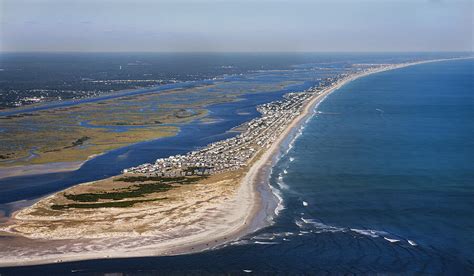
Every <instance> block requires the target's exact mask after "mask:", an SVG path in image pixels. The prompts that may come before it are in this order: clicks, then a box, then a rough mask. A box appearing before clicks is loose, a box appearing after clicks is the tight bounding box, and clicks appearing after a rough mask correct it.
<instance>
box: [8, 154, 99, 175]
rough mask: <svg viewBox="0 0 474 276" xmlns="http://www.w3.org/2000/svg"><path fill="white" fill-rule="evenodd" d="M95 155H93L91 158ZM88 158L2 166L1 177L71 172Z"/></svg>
mask: <svg viewBox="0 0 474 276" xmlns="http://www.w3.org/2000/svg"><path fill="white" fill-rule="evenodd" d="M93 157H95V156H92V157H90V158H93ZM90 158H88V159H87V160H89V159H90ZM87 160H84V161H72V162H53V163H46V164H33V165H18V166H12V167H2V168H0V179H5V178H10V177H16V176H30V175H36V174H49V173H59V172H71V171H75V170H78V169H80V168H81V167H82V165H83V164H84V163H86V162H87Z"/></svg>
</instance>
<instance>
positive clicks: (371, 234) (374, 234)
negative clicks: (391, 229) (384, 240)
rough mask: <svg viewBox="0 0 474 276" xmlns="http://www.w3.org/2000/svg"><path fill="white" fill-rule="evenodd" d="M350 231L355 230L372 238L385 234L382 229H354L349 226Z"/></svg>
mask: <svg viewBox="0 0 474 276" xmlns="http://www.w3.org/2000/svg"><path fill="white" fill-rule="evenodd" d="M351 231H352V232H356V233H358V234H361V235H364V236H369V237H372V238H378V237H380V236H381V235H384V234H387V233H386V232H383V231H377V230H371V229H355V228H351Z"/></svg>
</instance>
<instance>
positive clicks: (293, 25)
mask: <svg viewBox="0 0 474 276" xmlns="http://www.w3.org/2000/svg"><path fill="white" fill-rule="evenodd" d="M473 2H474V1H472V0H467V1H466V0H312V1H311V0H276V1H271V0H154V1H152V0H0V51H3V52H14V51H48V52H54V51H85V52H130V51H140V52H392V51H472V50H473V28H474V27H473V17H474V15H473V14H474V10H473Z"/></svg>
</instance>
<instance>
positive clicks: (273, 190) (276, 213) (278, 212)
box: [270, 185, 285, 216]
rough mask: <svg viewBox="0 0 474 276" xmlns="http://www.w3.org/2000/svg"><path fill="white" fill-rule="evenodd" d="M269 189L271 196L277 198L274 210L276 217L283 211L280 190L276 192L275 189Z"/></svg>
mask: <svg viewBox="0 0 474 276" xmlns="http://www.w3.org/2000/svg"><path fill="white" fill-rule="evenodd" d="M270 189H271V191H272V193H273V195H274V196H275V197H276V198H277V201H278V202H277V206H276V208H275V210H274V213H275V216H278V215H279V214H280V212H281V211H282V210H284V209H285V205H284V204H283V197H282V195H281V192H280V190H278V189H277V188H275V187H273V186H272V185H270Z"/></svg>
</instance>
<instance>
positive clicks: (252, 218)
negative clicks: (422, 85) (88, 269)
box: [0, 59, 455, 267]
mask: <svg viewBox="0 0 474 276" xmlns="http://www.w3.org/2000/svg"><path fill="white" fill-rule="evenodd" d="M448 60H455V59H442V60H427V61H418V62H412V63H402V64H394V65H389V66H387V67H382V68H377V69H374V70H373V71H369V72H362V73H355V74H354V75H352V76H349V77H347V78H345V79H343V80H341V81H340V82H338V83H336V84H334V85H332V86H330V87H327V88H326V89H324V90H323V91H322V93H321V94H319V95H315V96H314V97H313V98H310V99H309V101H308V102H306V103H305V105H304V106H303V108H302V110H301V112H300V114H299V115H298V116H297V117H296V118H294V119H293V121H291V123H290V124H289V125H287V127H286V128H285V130H284V131H283V132H282V133H281V134H280V136H279V137H278V138H277V140H276V141H274V142H273V143H272V144H271V146H270V147H269V148H268V149H266V150H265V151H264V152H263V154H262V155H261V156H258V158H257V159H256V160H255V162H253V164H252V165H251V167H250V168H249V169H248V171H247V172H246V173H245V176H244V177H243V178H242V180H241V181H240V184H239V187H238V191H237V193H236V195H235V196H234V197H233V199H232V200H230V202H225V203H223V204H221V206H220V208H222V209H223V211H224V212H225V211H226V210H227V208H228V207H229V204H230V206H232V205H233V204H235V203H238V204H235V206H234V207H235V209H230V210H232V212H230V213H233V215H234V217H233V219H232V222H233V224H230V225H227V227H225V231H222V230H223V229H217V230H218V231H216V230H214V231H213V232H214V233H212V231H208V232H202V233H199V234H197V235H191V236H184V237H178V238H176V239H172V240H169V241H166V242H165V243H161V244H157V245H151V246H147V247H141V248H140V247H139V248H135V249H132V250H130V251H128V252H127V251H123V252H119V253H117V254H114V253H113V252H105V251H102V252H100V253H99V252H97V253H96V252H88V253H87V254H82V255H80V254H70V256H68V254H64V256H61V262H63V261H79V260H87V259H103V258H104V256H106V257H105V258H128V257H145V256H166V255H179V254H189V253H196V252H200V251H204V250H208V249H213V248H216V247H220V246H222V245H224V244H227V243H228V242H230V241H234V240H237V239H239V238H241V237H242V236H245V235H247V234H249V233H252V232H254V231H256V230H258V229H261V228H263V227H265V226H267V225H269V224H270V223H271V220H272V218H273V216H274V215H273V214H272V213H275V208H276V205H277V204H276V202H275V201H273V202H271V201H265V200H263V197H264V196H272V197H274V198H275V197H276V196H275V195H274V194H271V193H272V192H271V186H270V184H269V176H270V173H271V169H272V167H273V166H274V164H275V163H276V162H277V160H278V157H279V156H281V155H282V146H283V144H284V142H285V141H288V139H292V138H295V136H296V135H295V134H296V133H295V131H296V130H297V129H298V128H299V127H300V126H302V125H304V124H305V123H306V122H307V121H308V119H310V118H312V117H313V115H314V113H315V107H316V106H317V105H318V104H319V103H321V102H322V101H323V100H324V99H325V98H326V97H327V96H328V95H329V94H331V93H332V92H334V91H336V90H337V89H339V88H341V87H342V86H344V85H346V84H348V83H350V82H352V81H354V80H356V79H359V78H362V77H365V76H368V75H371V74H375V73H380V72H384V71H390V70H395V69H400V68H404V67H408V66H413V65H418V64H423V63H430V62H439V61H448ZM262 189H263V190H262ZM242 203H244V204H242ZM270 214H272V215H270ZM230 215H232V214H229V216H230ZM275 215H276V214H275ZM269 218H270V219H269ZM210 237H212V238H210ZM214 241H215V242H214ZM186 243H187V244H186ZM210 243H212V246H209V244H210ZM183 244H186V246H183ZM109 253H110V254H109ZM56 261H57V256H55V257H54V258H48V257H44V258H37V259H36V260H35V259H29V260H25V261H17V262H15V261H13V262H4V263H0V267H4V266H20V265H36V264H46V263H54V262H56Z"/></svg>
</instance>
